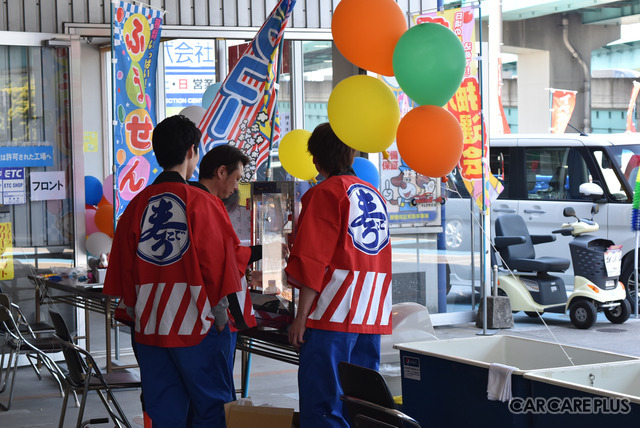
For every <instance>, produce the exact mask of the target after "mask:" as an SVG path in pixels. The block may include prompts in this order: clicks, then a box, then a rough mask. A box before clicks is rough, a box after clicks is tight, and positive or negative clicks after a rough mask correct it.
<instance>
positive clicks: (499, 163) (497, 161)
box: [489, 147, 512, 199]
mask: <svg viewBox="0 0 640 428" xmlns="http://www.w3.org/2000/svg"><path fill="white" fill-rule="evenodd" d="M511 162H512V159H511V156H510V153H509V149H508V148H503V147H495V148H491V150H490V151H489V168H490V169H491V174H493V175H494V177H496V178H497V179H498V180H500V182H501V183H502V185H503V186H504V190H503V191H502V193H500V195H498V199H511V198H509V166H510V165H511Z"/></svg>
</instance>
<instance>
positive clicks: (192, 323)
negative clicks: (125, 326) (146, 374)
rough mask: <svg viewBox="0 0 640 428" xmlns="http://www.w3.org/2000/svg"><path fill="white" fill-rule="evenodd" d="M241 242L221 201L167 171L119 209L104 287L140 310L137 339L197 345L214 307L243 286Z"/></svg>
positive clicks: (149, 342)
mask: <svg viewBox="0 0 640 428" xmlns="http://www.w3.org/2000/svg"><path fill="white" fill-rule="evenodd" d="M239 244H240V242H239V240H238V237H237V236H236V234H235V232H234V230H233V227H232V225H231V221H230V220H229V216H228V214H227V212H226V210H225V208H224V205H223V203H222V201H220V200H219V199H218V198H212V197H211V195H209V194H207V193H206V192H204V191H202V190H200V189H197V188H195V187H191V186H188V185H187V184H186V183H185V181H184V180H182V178H181V177H180V176H179V174H177V173H175V172H163V173H162V174H160V176H158V179H156V181H155V182H154V183H153V184H152V185H150V186H148V187H147V188H146V189H144V190H143V191H142V192H140V194H138V195H137V196H136V197H135V198H134V199H133V200H132V201H131V202H130V203H129V205H128V206H127V209H126V210H125V212H124V213H123V215H122V217H120V220H119V222H118V227H117V229H116V233H115V236H114V240H113V245H112V250H111V254H110V257H109V269H108V270H107V277H106V279H105V284H104V288H103V293H105V294H108V295H111V296H119V297H121V302H122V303H123V304H124V306H125V307H127V308H128V309H129V313H132V312H134V313H135V319H134V321H135V331H136V334H135V338H136V341H137V342H139V343H142V344H146V345H154V346H160V347H181V346H194V345H197V344H198V343H200V341H201V340H202V339H203V338H204V337H205V335H206V334H207V332H208V331H209V329H210V328H211V327H212V325H213V317H212V315H211V307H213V306H215V305H216V304H217V303H218V302H219V301H220V299H221V298H222V297H224V296H226V295H228V294H230V293H235V292H237V291H240V290H241V285H240V279H241V277H242V275H244V268H245V266H246V262H247V261H246V260H244V262H243V263H244V266H243V265H242V264H243V263H242V262H239V261H238V260H237V258H236V252H235V249H236V247H238V245H239Z"/></svg>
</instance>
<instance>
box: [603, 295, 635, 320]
mask: <svg viewBox="0 0 640 428" xmlns="http://www.w3.org/2000/svg"><path fill="white" fill-rule="evenodd" d="M604 315H605V316H606V317H607V319H608V320H609V321H611V322H612V323H614V324H622V323H623V322H625V321H626V320H628V319H629V315H631V305H630V304H629V301H628V300H627V299H624V300H620V305H619V306H616V307H615V308H611V309H607V310H606V311H605V312H604Z"/></svg>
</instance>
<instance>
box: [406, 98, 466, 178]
mask: <svg viewBox="0 0 640 428" xmlns="http://www.w3.org/2000/svg"><path fill="white" fill-rule="evenodd" d="M462 142H463V134H462V128H461V127H460V123H459V122H458V120H457V119H456V118H455V116H454V115H452V114H451V113H449V112H448V111H447V110H445V109H443V108H442V107H438V106H433V105H425V106H420V107H416V108H414V109H412V110H411V111H409V113H407V114H406V115H405V116H404V117H403V118H402V120H401V121H400V125H398V132H397V134H396V143H397V145H398V151H399V152H400V156H402V159H403V160H404V161H405V162H406V163H407V165H408V166H409V167H410V168H411V169H412V170H414V171H415V172H417V173H419V174H422V175H426V176H428V177H443V176H445V175H447V174H449V173H450V172H451V171H452V170H453V168H455V166H456V164H457V163H458V161H459V160H460V156H461V155H462Z"/></svg>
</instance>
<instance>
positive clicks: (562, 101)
mask: <svg viewBox="0 0 640 428" xmlns="http://www.w3.org/2000/svg"><path fill="white" fill-rule="evenodd" d="M575 106H576V91H564V90H562V89H551V127H550V131H551V133H552V134H564V131H565V129H567V125H568V124H569V120H571V115H572V114H573V109H574V108H575Z"/></svg>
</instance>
